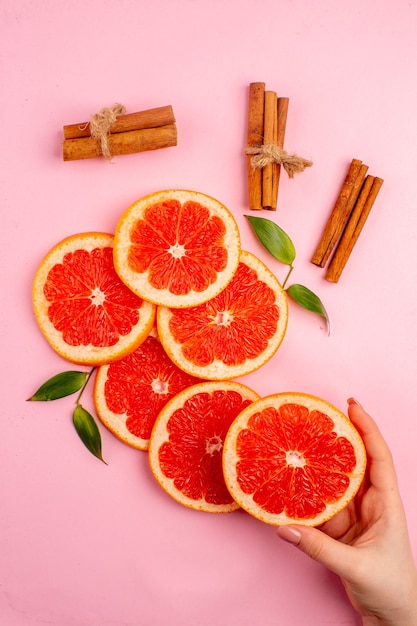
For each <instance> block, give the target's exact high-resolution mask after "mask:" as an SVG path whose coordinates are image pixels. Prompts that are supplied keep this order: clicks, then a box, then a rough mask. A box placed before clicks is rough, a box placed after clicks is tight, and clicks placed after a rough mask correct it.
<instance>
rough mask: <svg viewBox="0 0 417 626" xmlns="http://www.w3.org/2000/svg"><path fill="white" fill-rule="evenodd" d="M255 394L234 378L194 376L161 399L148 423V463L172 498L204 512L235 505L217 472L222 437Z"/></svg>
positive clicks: (225, 508) (220, 471) (218, 471)
mask: <svg viewBox="0 0 417 626" xmlns="http://www.w3.org/2000/svg"><path fill="white" fill-rule="evenodd" d="M258 398H259V396H258V394H256V393H255V392H254V391H252V390H251V389H249V388H248V387H246V386H244V385H242V384H240V383H237V382H230V381H229V382H227V381H224V382H220V381H217V382H200V383H199V384H197V385H193V386H192V387H189V388H188V389H185V390H184V391H181V392H180V393H179V394H178V395H176V396H175V397H174V398H172V399H171V400H170V401H169V402H168V403H167V404H166V405H165V407H164V408H163V409H162V411H161V412H160V414H159V415H158V417H157V418H156V421H155V425H154V427H153V429H152V433H151V438H150V441H149V463H150V467H151V470H152V473H153V475H154V477H155V479H156V480H157V482H158V483H159V484H160V486H161V487H162V488H163V489H164V490H165V491H166V492H167V493H168V494H169V495H170V496H171V497H172V498H173V499H174V500H176V501H177V502H179V503H181V504H183V505H184V506H186V507H189V508H191V509H195V510H198V511H206V512H209V513H227V512H230V511H234V510H235V509H237V508H239V507H238V505H237V504H236V502H234V501H233V498H232V497H231V495H230V493H229V492H228V490H227V488H226V485H225V482H224V478H223V473H222V448H223V441H224V438H225V435H226V432H227V430H228V428H229V426H230V424H231V423H232V421H233V420H234V419H235V417H236V416H237V415H238V414H239V413H240V412H241V411H242V410H243V409H244V408H245V407H246V406H248V405H249V404H250V403H251V402H253V401H254V400H257V399H258Z"/></svg>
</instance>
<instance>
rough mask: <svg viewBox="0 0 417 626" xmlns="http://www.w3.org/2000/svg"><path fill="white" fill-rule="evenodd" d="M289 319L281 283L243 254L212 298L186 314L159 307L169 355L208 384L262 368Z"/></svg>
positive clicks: (279, 339) (163, 337)
mask: <svg viewBox="0 0 417 626" xmlns="http://www.w3.org/2000/svg"><path fill="white" fill-rule="evenodd" d="M287 318H288V303H287V298H286V295H285V292H284V290H283V289H282V287H281V285H280V284H279V282H278V280H277V279H276V278H275V276H274V275H273V274H272V273H271V272H270V271H269V270H268V268H267V267H266V266H265V265H264V264H263V263H262V262H261V261H260V260H259V259H258V258H257V257H256V256H254V255H253V254H251V253H250V252H246V251H244V250H242V251H241V254H240V262H239V266H238V269H237V272H236V274H235V275H234V277H233V279H232V280H231V281H230V283H229V284H228V285H227V287H226V288H225V289H224V290H223V291H222V292H221V293H220V294H218V295H217V296H215V297H214V298H213V299H212V300H210V301H209V302H205V303H204V304H201V305H199V306H196V307H191V308H189V309H186V310H185V309H184V310H182V309H173V308H168V307H158V309H157V326H158V333H159V337H160V339H161V342H162V345H163V346H164V348H165V351H166V352H167V354H168V355H169V356H170V358H171V359H172V360H173V361H174V363H176V364H177V365H178V367H180V368H181V369H183V370H184V371H185V372H188V373H189V374H192V375H193V376H197V377H200V378H205V379H206V380H207V379H209V380H227V379H230V378H237V377H239V376H243V375H244V374H248V373H249V372H252V371H253V370H256V369H258V368H259V367H260V366H261V365H263V364H264V363H265V362H266V361H268V360H269V359H270V358H271V357H272V356H273V355H274V354H275V352H276V351H277V349H278V347H279V345H280V344H281V342H282V339H283V338H284V335H285V331H286V328H287Z"/></svg>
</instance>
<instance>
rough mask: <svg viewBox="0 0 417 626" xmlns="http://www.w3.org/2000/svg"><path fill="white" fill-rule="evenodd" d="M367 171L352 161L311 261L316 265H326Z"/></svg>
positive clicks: (363, 166)
mask: <svg viewBox="0 0 417 626" xmlns="http://www.w3.org/2000/svg"><path fill="white" fill-rule="evenodd" d="M367 171H368V166H367V165H363V164H362V161H360V160H359V159H353V160H352V162H351V164H350V166H349V170H348V173H347V175H346V177H345V180H344V182H343V185H342V188H341V190H340V193H339V195H338V197H337V200H336V203H335V205H334V207H333V210H332V212H331V214H330V217H329V219H328V221H327V223H326V226H325V229H324V232H323V235H322V237H321V239H320V241H319V243H318V246H317V248H316V250H315V252H314V255H313V257H312V259H311V262H312V263H314V265H318V266H319V267H324V266H325V265H326V263H327V261H328V259H329V256H330V254H331V252H332V250H333V248H334V246H335V245H336V243H337V240H338V239H339V237H340V235H341V234H342V231H343V229H344V227H345V225H346V222H347V220H348V218H349V215H350V213H351V212H352V209H353V206H354V204H355V202H356V199H357V197H358V195H359V192H360V189H361V187H362V183H363V181H364V179H365V176H366V172H367Z"/></svg>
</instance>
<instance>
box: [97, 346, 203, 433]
mask: <svg viewBox="0 0 417 626" xmlns="http://www.w3.org/2000/svg"><path fill="white" fill-rule="evenodd" d="M196 382H197V379H196V378H194V377H193V376H190V375H189V374H186V373H185V372H182V371H181V370H179V369H178V368H177V367H176V365H174V364H173V363H172V361H171V360H170V359H169V358H168V356H167V355H166V353H165V352H164V350H163V348H162V346H161V344H160V342H159V341H158V340H157V339H155V337H147V339H146V340H145V341H144V343H143V344H142V345H140V346H139V348H137V349H136V350H135V351H134V352H132V353H131V354H129V355H128V356H126V357H124V358H123V359H121V360H120V361H115V362H114V363H111V364H110V365H109V368H108V370H107V380H106V383H105V386H104V395H105V398H106V404H107V407H108V408H109V409H110V411H112V412H113V413H116V414H119V415H122V414H126V416H127V417H126V427H127V429H128V430H129V432H131V433H132V435H135V436H136V437H139V438H140V439H145V440H146V439H149V437H150V435H151V430H152V427H153V424H154V422H155V419H156V416H157V415H158V413H159V411H160V410H161V409H162V408H163V406H165V404H166V403H167V402H168V400H169V399H170V398H172V397H173V396H174V395H176V394H177V393H179V392H180V391H182V390H183V389H185V388H186V387H189V386H191V385H193V384H194V383H196ZM198 382H200V381H198Z"/></svg>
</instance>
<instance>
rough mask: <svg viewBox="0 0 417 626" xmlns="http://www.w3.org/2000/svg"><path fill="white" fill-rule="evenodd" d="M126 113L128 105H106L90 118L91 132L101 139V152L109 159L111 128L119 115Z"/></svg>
mask: <svg viewBox="0 0 417 626" xmlns="http://www.w3.org/2000/svg"><path fill="white" fill-rule="evenodd" d="M125 113H126V107H124V106H123V104H115V105H114V106H112V107H110V108H109V107H104V108H103V109H101V111H99V112H98V113H95V114H94V115H93V116H92V118H91V120H90V134H91V136H92V137H94V138H95V139H98V140H99V141H100V150H101V154H102V155H103V157H104V158H105V159H107V160H108V161H110V160H111V158H112V155H111V152H110V148H109V135H110V129H111V127H112V125H113V124H114V122H115V121H116V118H117V117H118V116H119V115H124V114H125Z"/></svg>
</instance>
